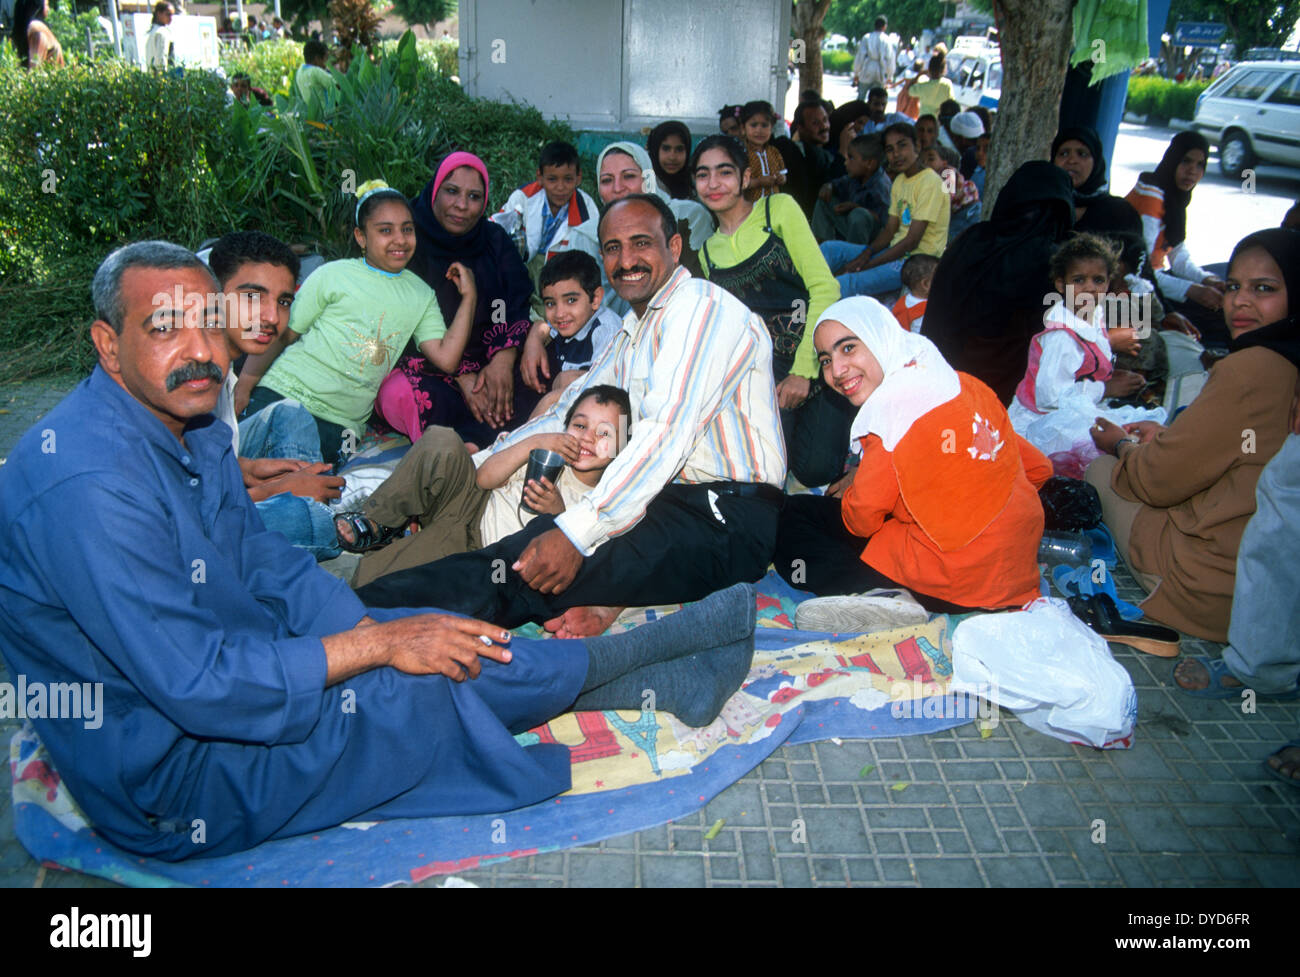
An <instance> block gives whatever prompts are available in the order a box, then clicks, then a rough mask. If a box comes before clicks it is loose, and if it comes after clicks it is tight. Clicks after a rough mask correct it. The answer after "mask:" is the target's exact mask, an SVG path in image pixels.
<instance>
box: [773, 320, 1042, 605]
mask: <svg viewBox="0 0 1300 977" xmlns="http://www.w3.org/2000/svg"><path fill="white" fill-rule="evenodd" d="M814 342H815V344H816V349H817V355H818V358H819V361H820V362H821V364H822V376H823V378H824V379H825V381H826V383H827V384H828V385H829V386H831V387H832V388H834V389H835V390H837V391H839V392H840V393H842V394H843V395H844V396H845V397H847V398H848V399H849V400H850V401H851V402H852V403H853V405H854V406H856V407H858V408H859V411H858V416H857V418H856V419H855V421H854V422H853V427H852V431H851V437H852V438H854V439H856V440H857V441H858V442H859V444H860V445H861V449H862V461H861V464H860V465H859V466H858V468H857V472H856V474H854V475H851V476H846V478H845V479H843V480H841V483H837V484H836V485H834V486H832V487H831V490H830V492H829V493H828V495H827V496H820V497H819V496H797V497H795V498H791V499H789V500H788V501H787V504H786V508H785V510H784V512H783V513H782V525H781V529H780V532H779V534H778V540H777V557H776V567H777V570H778V572H780V573H781V574H782V575H783V576H785V577H786V579H787V580H788V581H789V582H790V583H792V584H793V585H794V586H797V587H802V588H803V589H805V590H811V591H812V592H813V593H816V594H818V595H819V596H823V597H824V596H829V595H842V594H858V593H862V592H864V591H867V590H870V589H872V588H880V587H898V586H900V585H901V586H903V587H906V588H908V589H909V590H911V591H912V592H913V593H914V594H915V595H916V599H917V600H918V601H919V602H920V603H921V605H922V606H923V607H925V608H926V609H928V610H931V611H938V612H948V613H960V612H963V611H969V610H976V609H981V608H983V609H997V608H1010V607H1019V606H1021V605H1022V604H1025V603H1027V602H1028V601H1031V600H1033V599H1034V598H1036V597H1037V596H1039V575H1038V560H1037V555H1036V554H1037V550H1038V543H1039V539H1040V537H1041V536H1042V533H1043V509H1042V506H1041V504H1040V503H1039V501H1038V487H1039V486H1040V485H1042V484H1043V482H1045V481H1046V480H1047V479H1048V478H1049V477H1050V476H1051V474H1052V466H1051V463H1050V462H1049V461H1048V460H1047V458H1046V457H1044V456H1043V454H1042V453H1041V452H1039V451H1038V450H1037V449H1036V448H1034V447H1033V446H1032V445H1030V444H1029V443H1028V442H1027V441H1025V440H1024V439H1023V438H1021V437H1020V436H1019V435H1017V434H1016V433H1015V431H1014V430H1012V427H1011V422H1010V421H1009V420H1008V418H1007V412H1006V409H1005V408H1004V407H1003V406H1002V404H1001V403H1000V402H999V401H998V398H997V396H996V395H995V394H994V393H993V391H991V390H990V389H989V388H988V387H987V386H985V385H984V384H983V383H981V382H980V381H979V380H977V379H975V378H974V377H972V376H969V375H967V374H964V373H957V372H956V371H954V370H953V369H952V367H950V366H949V365H948V364H947V363H946V362H945V361H944V359H943V356H942V355H941V354H940V353H939V351H938V350H937V349H936V348H935V346H934V344H933V343H931V342H930V341H929V340H928V339H926V338H924V337H923V336H919V335H917V334H915V333H910V332H904V331H902V330H901V329H899V328H898V323H897V322H895V321H894V318H893V316H891V315H890V313H889V311H888V310H887V309H886V308H885V307H884V306H883V305H881V304H880V303H879V302H876V301H875V300H874V299H870V298H866V297H856V298H850V299H843V300H841V301H839V302H836V303H835V304H834V305H832V306H830V308H828V309H827V310H826V311H825V312H824V313H822V315H821V317H820V318H819V319H818V321H817V331H816V333H815V335H814ZM850 478H851V479H852V482H851V484H848V485H847V486H845V485H843V484H842V483H843V482H846V481H848V480H849V479H850ZM841 492H842V494H843V497H842V499H841V498H836V497H835V496H836V495H838V494H839V493H841ZM794 561H800V562H797V563H796V562H794ZM809 603H811V602H805V604H804V605H803V606H804V607H807V605H808V604H809ZM803 613H804V612H803V609H802V608H801V610H800V616H801V617H802V616H803Z"/></svg>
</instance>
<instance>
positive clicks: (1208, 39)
mask: <svg viewBox="0 0 1300 977" xmlns="http://www.w3.org/2000/svg"><path fill="white" fill-rule="evenodd" d="M1227 32H1228V27H1227V25H1226V24H1214V23H1198V22H1196V21H1188V20H1180V21H1179V22H1178V26H1177V27H1176V28H1175V29H1174V46H1175V47H1183V46H1188V45H1190V46H1192V47H1217V46H1218V45H1219V44H1221V43H1223V35H1224V34H1226V33H1227Z"/></svg>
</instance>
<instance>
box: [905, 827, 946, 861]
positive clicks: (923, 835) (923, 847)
mask: <svg viewBox="0 0 1300 977" xmlns="http://www.w3.org/2000/svg"><path fill="white" fill-rule="evenodd" d="M903 841H904V842H905V843H906V844H907V852H908V854H909V855H937V854H939V843H938V841H936V840H935V837H934V835H932V834H930V833H929V832H927V831H905V832H903Z"/></svg>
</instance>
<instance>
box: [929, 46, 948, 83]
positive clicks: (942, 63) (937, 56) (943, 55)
mask: <svg viewBox="0 0 1300 977" xmlns="http://www.w3.org/2000/svg"><path fill="white" fill-rule="evenodd" d="M946 67H948V53H947V52H946V51H935V52H934V54H932V55H930V64H929V65H928V68H929V72H930V76H931V77H934V76H935V75H941V74H943V71H944V69H945V68H946Z"/></svg>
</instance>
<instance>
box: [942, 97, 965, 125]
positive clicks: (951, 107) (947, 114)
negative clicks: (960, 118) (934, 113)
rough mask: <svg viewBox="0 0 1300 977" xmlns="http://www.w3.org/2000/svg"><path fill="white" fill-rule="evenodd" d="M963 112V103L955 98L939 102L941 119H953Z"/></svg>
mask: <svg viewBox="0 0 1300 977" xmlns="http://www.w3.org/2000/svg"><path fill="white" fill-rule="evenodd" d="M960 113H961V105H960V104H958V102H957V100H956V99H955V98H946V99H944V100H943V101H942V102H940V103H939V119H940V120H943V119H951V118H952V117H953V116H954V115H959V114H960Z"/></svg>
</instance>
